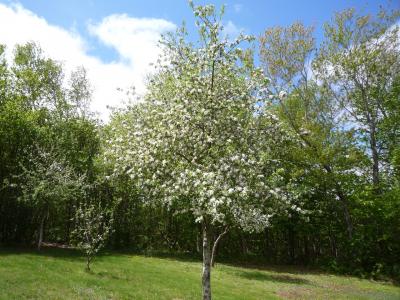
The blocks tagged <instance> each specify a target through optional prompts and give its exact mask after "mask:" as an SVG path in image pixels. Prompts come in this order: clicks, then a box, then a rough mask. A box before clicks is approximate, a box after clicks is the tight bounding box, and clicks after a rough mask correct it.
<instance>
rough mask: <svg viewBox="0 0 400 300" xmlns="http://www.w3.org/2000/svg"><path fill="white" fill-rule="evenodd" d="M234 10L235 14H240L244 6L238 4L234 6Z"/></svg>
mask: <svg viewBox="0 0 400 300" xmlns="http://www.w3.org/2000/svg"><path fill="white" fill-rule="evenodd" d="M233 9H234V11H235V13H240V12H241V11H242V9H243V5H242V4H240V3H236V4H234V5H233Z"/></svg>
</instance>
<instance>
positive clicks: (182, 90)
mask: <svg viewBox="0 0 400 300" xmlns="http://www.w3.org/2000/svg"><path fill="white" fill-rule="evenodd" d="M192 8H193V10H194V13H195V15H196V16H197V21H196V24H197V26H198V28H199V37H200V38H199V41H198V42H197V43H193V42H187V33H186V31H185V29H179V30H178V31H177V32H176V33H174V34H169V35H166V36H165V37H164V38H163V40H162V42H161V45H162V49H163V51H164V54H163V57H162V58H160V59H159V61H158V63H157V65H156V70H157V71H156V72H155V75H153V76H152V77H151V78H150V80H149V84H148V93H147V94H146V96H145V97H144V100H143V101H141V102H140V103H139V104H136V105H132V106H130V107H129V108H127V109H126V110H125V111H123V112H120V113H119V114H118V113H117V114H116V115H115V116H114V120H113V121H112V123H111V127H112V130H113V134H112V135H111V137H110V139H109V140H108V143H109V147H107V149H108V150H107V153H106V156H105V158H106V160H107V161H108V162H109V163H112V164H113V165H114V175H120V174H125V175H126V174H128V175H129V176H130V177H131V179H132V181H133V182H134V183H135V184H137V186H138V188H139V189H140V190H141V191H142V193H143V195H145V199H146V200H152V201H153V203H154V201H156V202H157V201H159V202H161V203H163V204H165V205H168V206H174V208H178V209H180V210H181V211H182V212H191V213H192V214H193V216H194V219H195V221H196V222H199V223H201V224H202V230H203V276H202V283H203V298H204V299H211V288H210V271H211V270H210V263H211V244H212V243H211V241H210V231H211V228H212V226H216V225H219V226H221V225H223V226H228V225H229V226H239V227H241V228H242V229H243V230H245V231H256V230H262V229H263V228H265V227H266V226H267V225H268V224H269V219H270V217H271V216H272V215H273V213H274V209H275V208H276V207H277V205H276V204H277V203H279V202H280V200H281V199H282V198H284V197H285V193H283V192H282V188H281V185H282V178H281V177H280V176H279V174H278V173H277V172H276V170H277V169H278V168H279V164H280V162H279V161H277V160H274V159H273V156H272V155H271V151H272V149H276V145H279V144H282V143H284V142H285V140H287V139H288V138H289V137H288V135H287V134H286V133H285V131H284V129H283V128H282V125H281V124H280V123H279V121H278V120H277V118H276V117H275V116H274V115H273V114H272V113H271V112H269V109H268V103H267V101H268V100H267V99H268V95H266V93H265V91H266V90H265V85H266V84H267V81H266V79H265V77H263V76H262V72H261V70H259V69H256V68H254V67H252V63H251V60H250V59H249V57H250V55H249V53H250V52H249V51H243V50H241V49H240V48H239V46H241V45H242V44H243V43H245V42H250V41H251V40H252V38H251V37H249V36H245V35H240V36H239V37H238V38H237V39H235V40H230V39H227V38H224V36H223V26H222V21H221V15H222V12H221V14H216V13H215V9H214V7H213V6H209V5H208V6H203V7H202V6H200V7H197V6H194V5H192ZM217 240H218V239H217Z"/></svg>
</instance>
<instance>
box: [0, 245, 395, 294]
mask: <svg viewBox="0 0 400 300" xmlns="http://www.w3.org/2000/svg"><path fill="white" fill-rule="evenodd" d="M200 273H201V262H199V261H192V260H184V259H173V258H157V257H145V256H139V255H127V254H117V253H111V254H107V255H102V256H100V257H97V258H96V259H95V261H94V263H93V265H92V271H91V272H86V271H85V263H84V258H83V257H82V256H80V254H79V253H77V252H76V251H73V250H66V249H44V250H43V251H42V252H41V253H37V252H35V251H15V250H12V251H11V250H5V249H3V250H0V299H200V298H201V286H200V284H201V281H200ZM212 288H213V295H214V299H227V300H228V299H246V300H247V299H280V298H284V299H285V298H288V299H400V287H398V286H395V285H392V284H389V283H382V282H374V281H369V280H362V279H358V278H354V277H345V276H334V275H329V274H324V273H315V272H305V271H300V270H298V269H296V268H282V269H280V268H265V269H250V268H241V267H234V266H229V265H224V264H219V265H218V266H217V267H216V268H215V269H213V274H212Z"/></svg>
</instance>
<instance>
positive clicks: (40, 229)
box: [37, 216, 46, 251]
mask: <svg viewBox="0 0 400 300" xmlns="http://www.w3.org/2000/svg"><path fill="white" fill-rule="evenodd" d="M45 218H46V217H45V216H43V217H42V220H41V221H40V226H39V240H38V244H37V249H38V251H40V248H41V247H42V243H43V230H44V220H45Z"/></svg>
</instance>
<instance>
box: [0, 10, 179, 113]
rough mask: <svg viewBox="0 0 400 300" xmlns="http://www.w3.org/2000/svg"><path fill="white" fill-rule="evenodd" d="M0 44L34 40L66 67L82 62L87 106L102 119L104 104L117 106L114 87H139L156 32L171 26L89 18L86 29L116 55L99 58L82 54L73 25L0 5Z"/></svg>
mask: <svg viewBox="0 0 400 300" xmlns="http://www.w3.org/2000/svg"><path fill="white" fill-rule="evenodd" d="M0 20H1V23H2V24H7V26H0V44H5V45H6V46H7V47H8V49H9V50H11V49H13V48H14V47H15V45H16V44H22V43H26V42H28V41H34V42H37V43H38V44H39V45H40V46H41V48H42V49H43V51H44V52H45V54H46V55H48V56H49V57H51V58H53V59H56V60H58V61H61V62H63V63H64V66H65V69H66V71H67V72H70V71H71V70H73V69H74V68H76V67H77V66H81V65H83V66H84V67H85V68H86V69H87V70H88V77H89V79H90V81H91V83H92V86H93V89H94V94H93V104H92V108H93V109H94V110H96V111H98V112H100V114H101V116H102V118H103V119H105V120H106V119H107V117H108V111H107V109H106V106H107V105H118V103H119V102H120V100H121V99H120V98H121V95H120V93H119V92H118V91H117V88H128V87H129V86H131V85H132V84H133V85H135V86H136V87H137V90H138V92H143V91H144V84H143V78H144V75H145V74H146V73H147V72H148V70H149V63H150V62H151V61H152V60H154V59H155V58H156V57H157V55H158V53H159V49H158V48H157V47H156V46H157V42H158V39H159V38H160V35H161V33H163V32H165V31H168V30H172V29H174V28H175V25H174V24H173V23H171V22H168V21H166V20H163V19H137V18H131V17H129V16H127V15H111V16H108V17H106V18H104V19H103V20H102V21H101V22H100V23H98V24H93V23H91V24H90V25H89V26H88V30H89V32H90V33H91V34H93V35H95V36H96V37H97V38H98V39H99V40H100V41H102V42H103V43H104V44H105V45H107V46H111V47H113V48H114V49H115V50H116V51H117V53H118V54H119V59H118V60H116V61H113V62H108V63H107V62H104V61H102V60H101V59H99V58H96V57H94V56H92V55H90V54H88V49H89V44H88V41H86V40H85V39H84V38H83V37H82V36H81V35H79V33H77V32H76V31H75V30H67V29H65V28H62V27H59V26H56V25H53V24H49V23H48V22H47V21H46V20H45V19H44V18H42V17H39V16H37V15H36V14H34V13H33V12H31V11H29V10H27V9H25V8H24V7H23V6H22V5H20V4H11V5H5V4H0Z"/></svg>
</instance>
